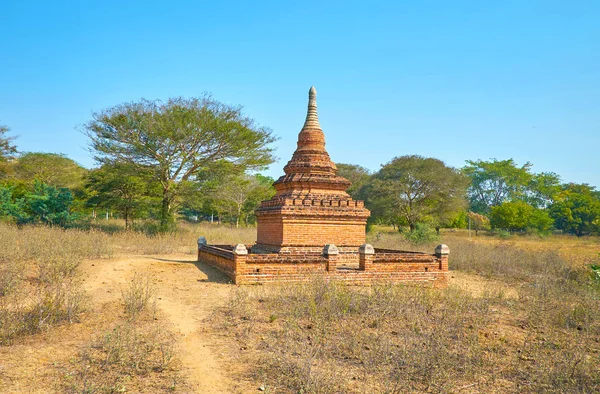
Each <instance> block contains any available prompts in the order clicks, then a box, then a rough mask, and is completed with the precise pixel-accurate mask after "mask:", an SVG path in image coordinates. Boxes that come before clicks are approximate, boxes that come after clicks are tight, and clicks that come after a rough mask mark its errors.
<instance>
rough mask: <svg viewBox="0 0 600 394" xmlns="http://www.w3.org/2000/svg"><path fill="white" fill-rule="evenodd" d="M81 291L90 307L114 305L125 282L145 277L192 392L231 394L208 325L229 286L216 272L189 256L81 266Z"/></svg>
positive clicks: (230, 388) (141, 258)
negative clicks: (173, 336)
mask: <svg viewBox="0 0 600 394" xmlns="http://www.w3.org/2000/svg"><path fill="white" fill-rule="evenodd" d="M83 270H84V274H85V275H86V276H87V279H86V291H87V292H88V293H89V294H90V295H92V297H93V298H94V299H95V302H110V301H113V300H114V301H117V300H118V298H119V297H120V296H121V288H123V287H124V286H125V285H126V284H127V282H128V281H129V280H131V278H132V277H133V276H134V274H135V273H136V272H138V273H148V274H149V275H150V277H151V279H152V283H153V284H154V286H155V288H156V296H157V309H159V310H160V311H161V312H162V314H161V316H164V317H165V318H166V319H167V320H168V322H169V323H170V324H169V326H170V327H171V329H172V330H173V331H174V333H175V334H176V335H177V338H178V346H177V347H178V350H179V357H180V359H181V362H182V364H183V371H182V372H183V376H185V378H186V380H187V381H188V383H189V385H190V386H191V390H193V391H192V392H194V393H214V394H220V393H232V392H234V391H235V390H234V386H235V384H234V383H233V382H232V381H231V380H230V379H229V377H228V376H227V374H226V373H225V372H224V371H225V368H224V366H223V363H224V362H226V360H223V359H219V356H220V353H218V347H217V346H216V345H215V343H216V341H215V340H214V339H212V338H211V337H210V335H207V332H208V330H207V323H206V321H205V320H206V319H208V318H209V317H210V315H211V313H212V312H213V311H214V309H215V308H217V307H220V306H222V305H223V304H224V303H225V302H226V301H227V298H228V294H229V292H230V291H231V290H232V286H231V285H230V284H229V281H228V280H227V279H226V277H224V276H223V275H222V274H220V273H219V272H218V271H216V270H214V269H212V268H211V267H208V266H205V265H204V264H199V263H197V262H196V261H195V258H194V256H190V255H168V256H151V257H149V256H136V257H126V258H122V259H116V260H108V261H106V260H104V261H102V260H101V261H95V262H90V263H89V264H84V267H83Z"/></svg>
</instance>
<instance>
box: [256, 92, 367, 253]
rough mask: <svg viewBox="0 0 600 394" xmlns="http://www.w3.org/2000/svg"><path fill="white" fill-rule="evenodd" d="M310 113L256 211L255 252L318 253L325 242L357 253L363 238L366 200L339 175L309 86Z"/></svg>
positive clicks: (346, 251)
mask: <svg viewBox="0 0 600 394" xmlns="http://www.w3.org/2000/svg"><path fill="white" fill-rule="evenodd" d="M308 96H309V101H308V113H307V115H306V121H305V122H304V126H303V127H302V130H301V131H300V134H299V135H298V148H297V149H296V151H295V152H294V155H293V156H292V159H291V160H290V161H289V162H288V163H287V165H286V166H285V167H284V172H285V175H284V176H282V177H281V178H279V179H278V180H277V181H276V182H275V183H274V184H273V185H274V186H275V189H276V191H277V192H276V194H275V196H273V198H271V199H270V200H267V201H263V202H262V203H261V206H260V208H258V209H257V210H256V217H257V222H258V238H257V243H256V245H254V246H253V247H252V252H253V253H298V252H301V253H302V252H307V253H312V252H315V253H320V252H321V251H322V249H323V246H324V245H326V244H334V245H336V246H337V247H338V248H339V250H340V252H341V253H342V254H346V253H348V254H350V253H353V254H354V255H356V252H357V250H358V247H359V246H360V245H362V244H364V243H365V226H366V222H367V218H368V217H369V215H370V212H369V210H368V209H366V208H365V207H364V203H363V201H355V200H353V199H352V198H351V197H350V196H349V195H348V193H346V189H347V188H348V187H349V186H350V182H349V181H348V180H347V179H345V178H343V177H341V176H339V175H337V174H336V173H337V167H336V166H335V164H334V163H333V162H332V161H331V159H330V158H329V154H328V153H327V151H326V150H325V136H324V134H323V130H322V129H321V126H320V125H319V118H318V116H317V92H316V90H315V88H314V87H312V88H310V91H309V94H308Z"/></svg>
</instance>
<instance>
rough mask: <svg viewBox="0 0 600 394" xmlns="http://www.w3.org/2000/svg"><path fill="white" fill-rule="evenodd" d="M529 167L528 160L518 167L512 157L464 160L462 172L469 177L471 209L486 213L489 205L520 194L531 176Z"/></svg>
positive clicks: (521, 194)
mask: <svg viewBox="0 0 600 394" xmlns="http://www.w3.org/2000/svg"><path fill="white" fill-rule="evenodd" d="M531 167H532V164H531V163H529V162H527V163H525V164H524V165H523V166H521V167H519V166H518V165H517V164H516V163H515V161H514V160H513V159H508V160H496V159H492V160H490V161H483V160H476V161H472V160H467V165H466V166H465V167H463V168H462V172H463V173H464V174H465V175H467V176H468V177H469V178H470V179H471V185H470V186H469V189H468V192H469V200H470V202H471V209H472V210H473V211H474V212H477V213H482V214H489V213H490V211H491V208H492V207H494V206H498V205H501V204H502V203H503V202H505V201H511V200H514V199H518V198H520V197H523V196H524V195H525V190H526V188H527V186H528V185H529V184H530V183H531V181H532V179H533V176H532V174H531V171H530V170H531Z"/></svg>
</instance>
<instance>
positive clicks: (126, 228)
mask: <svg viewBox="0 0 600 394" xmlns="http://www.w3.org/2000/svg"><path fill="white" fill-rule="evenodd" d="M128 219H129V207H125V231H127V230H129V220H128Z"/></svg>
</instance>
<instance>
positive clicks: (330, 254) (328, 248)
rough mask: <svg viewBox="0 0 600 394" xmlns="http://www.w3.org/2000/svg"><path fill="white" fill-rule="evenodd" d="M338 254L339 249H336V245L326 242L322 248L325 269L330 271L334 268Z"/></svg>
mask: <svg viewBox="0 0 600 394" xmlns="http://www.w3.org/2000/svg"><path fill="white" fill-rule="evenodd" d="M339 254H340V251H339V250H338V248H337V246H335V245H333V244H327V245H325V247H324V248H323V256H325V257H326V258H327V271H328V272H332V271H335V270H336V267H337V262H338V257H339Z"/></svg>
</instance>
